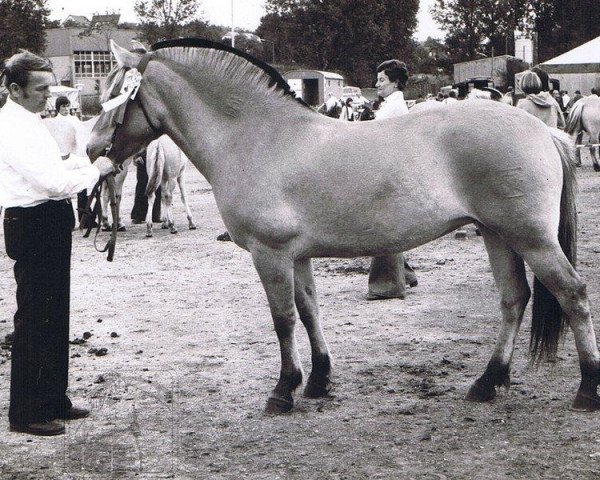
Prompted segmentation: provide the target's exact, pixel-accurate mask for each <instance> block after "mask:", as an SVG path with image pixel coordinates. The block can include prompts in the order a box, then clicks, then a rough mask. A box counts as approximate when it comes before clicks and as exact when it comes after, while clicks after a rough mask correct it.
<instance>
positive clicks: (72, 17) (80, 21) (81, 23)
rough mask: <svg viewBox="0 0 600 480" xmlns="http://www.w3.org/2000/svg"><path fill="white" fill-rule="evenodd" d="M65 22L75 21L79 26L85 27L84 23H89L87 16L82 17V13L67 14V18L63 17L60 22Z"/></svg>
mask: <svg viewBox="0 0 600 480" xmlns="http://www.w3.org/2000/svg"><path fill="white" fill-rule="evenodd" d="M66 22H71V23H75V24H77V25H79V26H81V27H85V26H86V25H88V24H89V23H90V21H89V20H88V18H87V17H84V16H83V15H69V16H68V17H67V18H65V19H64V20H63V22H62V23H63V24H65V23H66Z"/></svg>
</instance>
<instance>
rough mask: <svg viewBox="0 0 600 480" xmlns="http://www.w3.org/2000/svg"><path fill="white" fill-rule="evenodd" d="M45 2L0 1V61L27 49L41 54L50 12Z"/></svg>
mask: <svg viewBox="0 0 600 480" xmlns="http://www.w3.org/2000/svg"><path fill="white" fill-rule="evenodd" d="M45 3H46V2H45V0H0V59H2V60H4V59H6V58H8V57H10V56H11V55H12V54H14V53H16V52H17V51H18V49H19V48H25V49H27V50H30V51H32V52H34V53H37V54H41V53H42V52H43V51H44V49H45V47H46V35H45V33H44V29H45V28H46V25H47V23H48V15H49V14H50V11H49V10H48V9H47V8H46V5H45Z"/></svg>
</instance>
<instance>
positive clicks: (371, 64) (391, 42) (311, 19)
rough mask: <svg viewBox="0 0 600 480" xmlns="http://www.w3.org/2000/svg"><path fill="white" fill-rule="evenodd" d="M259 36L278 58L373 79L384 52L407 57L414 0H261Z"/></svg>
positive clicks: (360, 80) (362, 81)
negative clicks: (263, 1)
mask: <svg viewBox="0 0 600 480" xmlns="http://www.w3.org/2000/svg"><path fill="white" fill-rule="evenodd" d="M266 7H267V15H266V16H264V17H263V18H262V19H261V24H260V26H259V27H258V29H257V32H256V33H257V34H258V36H259V37H262V38H264V39H267V40H269V41H272V42H273V43H274V48H275V53H276V55H277V58H278V61H280V62H283V63H287V64H297V65H303V66H306V67H309V68H316V69H319V70H336V71H341V72H342V73H343V74H344V75H345V77H346V78H347V80H349V81H350V82H352V83H355V84H358V85H362V86H367V85H369V86H370V85H372V84H373V79H374V77H375V69H376V67H377V65H378V64H379V63H380V62H381V61H383V60H386V59H389V58H400V59H403V60H405V61H408V62H411V61H412V60H413V51H414V48H415V45H414V42H413V41H412V38H411V37H412V34H413V32H414V30H415V28H416V22H417V20H416V14H417V11H418V8H419V2H418V0H329V1H327V2H325V1H321V0H267V2H266Z"/></svg>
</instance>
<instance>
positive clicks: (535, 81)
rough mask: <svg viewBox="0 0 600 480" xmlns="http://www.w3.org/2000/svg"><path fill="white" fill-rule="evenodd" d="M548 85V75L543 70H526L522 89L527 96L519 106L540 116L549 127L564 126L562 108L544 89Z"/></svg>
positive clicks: (522, 80)
mask: <svg viewBox="0 0 600 480" xmlns="http://www.w3.org/2000/svg"><path fill="white" fill-rule="evenodd" d="M538 70H539V69H538ZM540 72H542V73H540ZM540 75H541V76H540ZM542 77H543V78H542ZM547 87H548V75H547V74H546V73H545V72H543V70H539V72H534V71H533V69H532V70H529V71H527V72H525V74H524V75H523V76H522V77H521V89H522V90H523V92H524V93H525V94H526V95H527V96H526V97H525V98H523V99H521V100H519V102H518V103H517V107H518V108H522V109H523V110H525V111H526V112H528V113H530V114H532V115H533V116H535V117H537V118H539V119H540V120H541V121H542V122H544V123H545V124H546V125H548V126H549V127H554V128H564V127H565V119H564V116H563V112H562V109H561V108H560V105H559V104H558V103H557V101H556V100H555V99H554V98H553V97H552V95H550V93H549V92H548V90H544V88H546V89H547Z"/></svg>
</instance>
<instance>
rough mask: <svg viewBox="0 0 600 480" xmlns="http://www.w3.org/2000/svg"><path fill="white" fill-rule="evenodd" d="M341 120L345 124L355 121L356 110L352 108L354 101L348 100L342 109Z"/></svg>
mask: <svg viewBox="0 0 600 480" xmlns="http://www.w3.org/2000/svg"><path fill="white" fill-rule="evenodd" d="M339 118H340V120H344V121H345V122H353V121H354V109H353V108H352V99H351V98H347V99H346V102H345V103H344V106H343V107H342V111H341V112H340V117H339Z"/></svg>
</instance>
